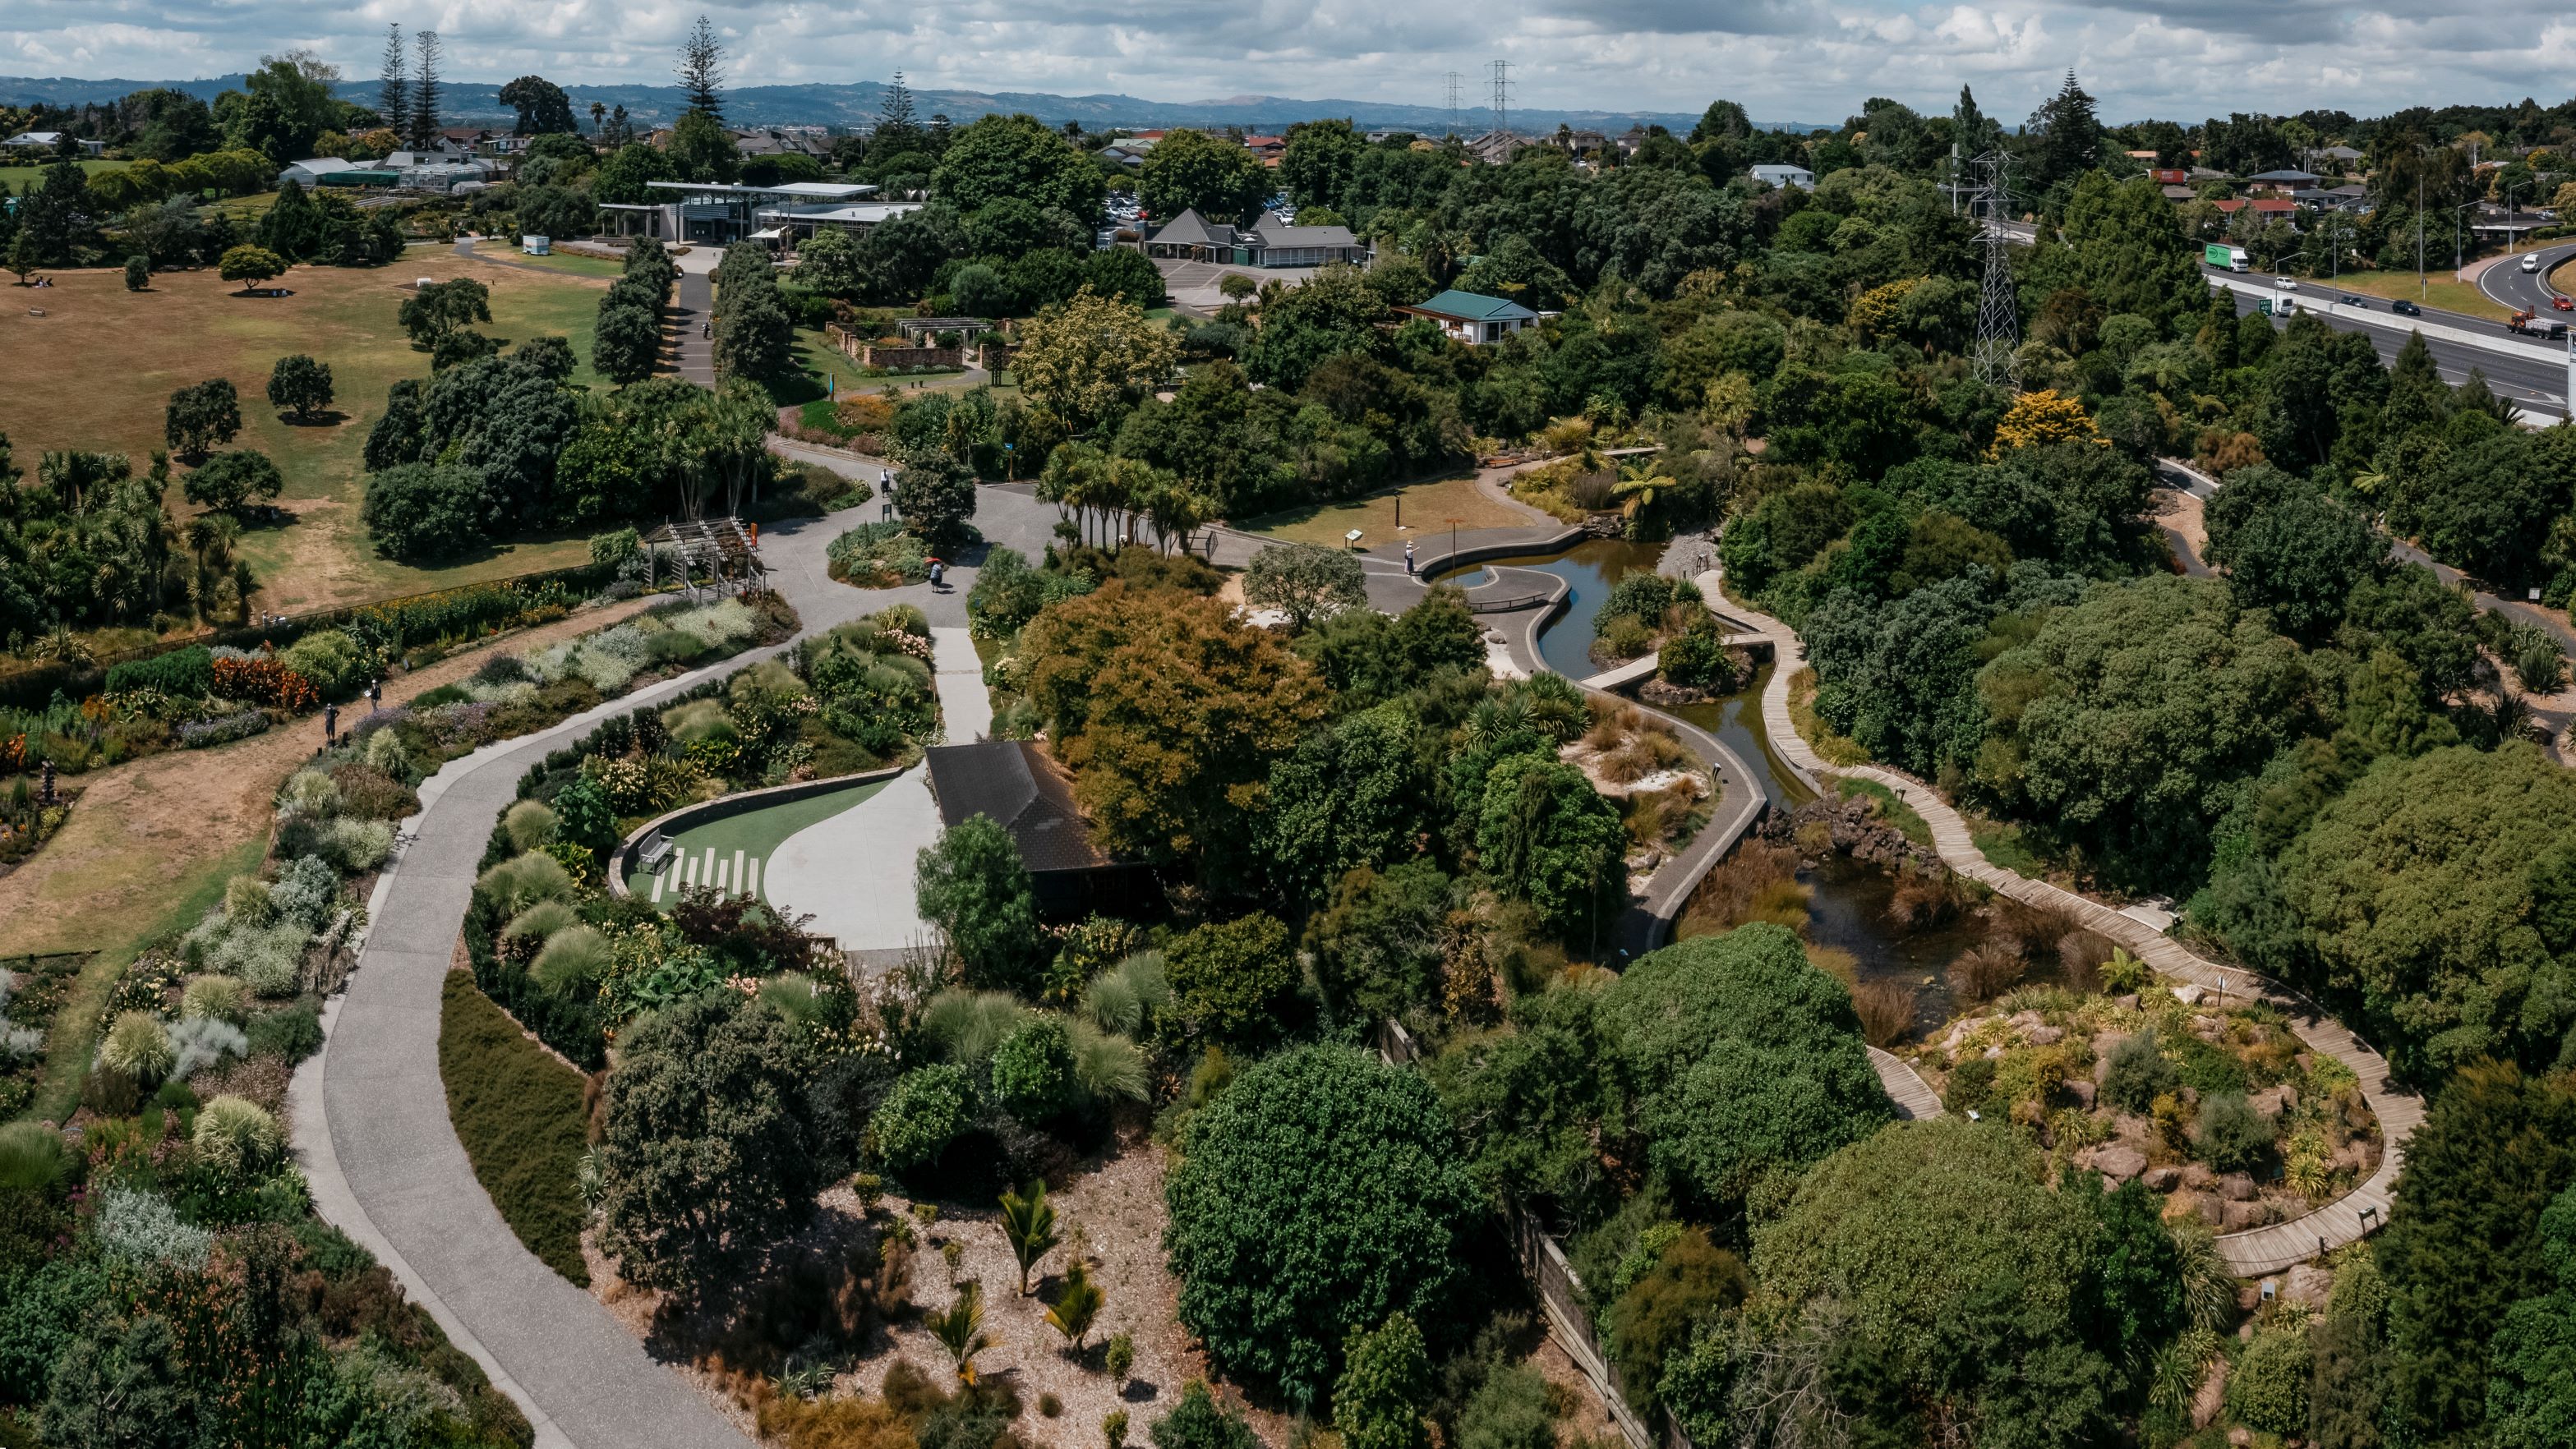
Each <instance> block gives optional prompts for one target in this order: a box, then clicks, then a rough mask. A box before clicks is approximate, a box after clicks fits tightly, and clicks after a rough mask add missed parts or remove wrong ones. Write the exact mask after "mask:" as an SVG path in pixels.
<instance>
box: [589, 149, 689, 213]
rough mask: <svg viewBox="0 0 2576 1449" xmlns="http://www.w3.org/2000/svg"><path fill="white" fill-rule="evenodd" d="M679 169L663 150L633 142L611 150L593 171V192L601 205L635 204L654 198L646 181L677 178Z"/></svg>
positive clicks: (591, 189)
mask: <svg viewBox="0 0 2576 1449" xmlns="http://www.w3.org/2000/svg"><path fill="white" fill-rule="evenodd" d="M679 179H680V173H679V168H677V167H675V166H673V165H672V164H671V158H670V157H669V156H668V155H666V154H664V153H663V152H662V151H661V150H659V149H657V148H655V147H652V146H647V145H645V144H644V143H643V142H641V141H630V142H628V143H627V144H625V145H623V146H620V147H618V148H617V149H616V150H615V151H612V152H610V153H609V156H608V159H607V160H605V161H602V162H600V163H599V169H598V170H597V171H594V172H592V173H591V182H590V194H591V199H592V200H593V201H596V202H598V203H599V204H600V205H603V206H605V205H608V204H610V203H612V202H613V203H616V204H618V205H621V206H635V205H640V204H642V203H643V202H646V201H649V200H651V199H652V197H653V195H654V193H653V190H652V188H651V187H650V186H648V185H647V184H646V183H648V182H653V181H677V180H679Z"/></svg>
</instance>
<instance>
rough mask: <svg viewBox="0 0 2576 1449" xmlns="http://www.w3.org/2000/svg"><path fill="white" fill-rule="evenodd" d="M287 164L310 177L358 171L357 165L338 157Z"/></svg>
mask: <svg viewBox="0 0 2576 1449" xmlns="http://www.w3.org/2000/svg"><path fill="white" fill-rule="evenodd" d="M286 164H287V166H288V167H289V168H290V169H292V170H298V171H302V172H303V173H305V174H306V175H308V176H328V175H330V174H331V173H332V172H334V171H355V170H357V169H358V167H357V165H356V163H354V162H349V161H343V160H341V159H340V158H339V157H337V156H308V157H306V158H305V159H304V160H301V161H289V162H288V163H286Z"/></svg>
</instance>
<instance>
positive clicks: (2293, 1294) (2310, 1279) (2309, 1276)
mask: <svg viewBox="0 0 2576 1449" xmlns="http://www.w3.org/2000/svg"><path fill="white" fill-rule="evenodd" d="M2333 1291H2334V1270H2333V1269H2331V1268H2326V1267H2322V1266H2320V1265H2318V1264H2315V1263H2301V1264H2299V1265H2298V1266H2297V1267H2295V1268H2292V1269H2291V1270H2290V1275H2289V1278H2288V1280H2287V1281H2286V1282H2284V1283H2283V1284H2282V1285H2281V1296H2282V1297H2284V1298H2287V1299H2289V1300H2290V1301H2291V1302H2293V1303H2304V1304H2306V1305H2308V1306H2309V1307H2310V1308H2323V1307H2325V1306H2326V1295H2328V1294H2329V1293H2332V1292H2333Z"/></svg>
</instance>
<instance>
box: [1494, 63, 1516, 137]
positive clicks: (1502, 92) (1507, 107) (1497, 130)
mask: <svg viewBox="0 0 2576 1449" xmlns="http://www.w3.org/2000/svg"><path fill="white" fill-rule="evenodd" d="M1511 117H1512V63H1511V62H1510V61H1508V60H1498V61H1495V62H1494V134H1495V135H1497V136H1508V135H1510V134H1511V133H1512V120H1511Z"/></svg>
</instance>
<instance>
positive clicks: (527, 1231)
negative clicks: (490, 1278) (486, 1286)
mask: <svg viewBox="0 0 2576 1449" xmlns="http://www.w3.org/2000/svg"><path fill="white" fill-rule="evenodd" d="M438 1068H439V1075H440V1077H441V1078H443V1079H444V1080H445V1082H446V1084H447V1112H448V1118H449V1120H450V1121H452V1122H454V1123H455V1124H456V1137H457V1140H458V1141H459V1142H460V1143H462V1144H463V1145H464V1148H465V1157H466V1160H467V1161H468V1162H471V1163H472V1164H473V1165H474V1177H475V1180H476V1181H478V1182H480V1183H481V1184H482V1185H483V1190H484V1191H485V1192H486V1193H488V1194H490V1195H491V1198H492V1205H493V1207H494V1208H496V1209H498V1210H499V1212H500V1214H501V1218H502V1221H504V1222H506V1223H508V1224H509V1225H510V1231H511V1232H513V1233H515V1234H517V1235H518V1239H519V1241H520V1242H522V1243H524V1244H526V1245H527V1248H528V1251H529V1252H531V1253H534V1254H536V1255H537V1257H538V1259H539V1260H540V1261H542V1262H543V1263H544V1264H545V1265H546V1266H547V1267H549V1268H552V1269H554V1270H555V1271H556V1272H558V1273H560V1274H562V1275H563V1276H564V1277H566V1278H568V1279H570V1280H571V1281H572V1282H574V1283H577V1284H587V1283H588V1282H589V1281H590V1270H589V1268H588V1266H587V1265H586V1264H585V1263H584V1261H583V1258H582V1252H581V1228H582V1223H583V1221H584V1220H585V1219H586V1218H587V1216H588V1214H587V1213H586V1212H584V1211H583V1208H582V1203H581V1195H580V1193H579V1192H578V1190H577V1189H576V1187H575V1181H576V1179H577V1177H578V1175H579V1168H580V1163H581V1156H582V1153H583V1151H584V1150H585V1148H586V1147H587V1143H586V1141H585V1127H586V1123H587V1120H588V1117H587V1114H586V1113H585V1112H584V1110H583V1107H582V1089H583V1083H582V1077H581V1074H580V1073H579V1072H576V1071H573V1070H572V1069H571V1068H569V1067H566V1066H565V1065H564V1064H563V1063H561V1062H559V1061H557V1060H555V1058H554V1057H553V1056H552V1055H551V1054H550V1053H548V1052H547V1051H546V1050H545V1048H543V1047H541V1046H539V1045H537V1044H536V1043H535V1042H532V1041H530V1040H528V1038H527V1036H526V1034H525V1033H523V1032H521V1031H520V1030H519V1024H518V1023H517V1022H515V1021H512V1020H511V1019H510V1017H509V1015H508V1014H507V1013H505V1012H503V1011H502V1010H501V1008H500V1007H498V1006H495V1005H493V1004H492V1000H491V998H490V997H487V996H485V995H484V994H483V993H482V992H481V991H478V990H476V989H475V986H474V982H473V981H472V979H471V978H469V977H467V976H465V975H463V974H462V973H457V972H451V973H449V975H448V977H447V981H446V985H445V987H444V989H443V993H442V1001H441V1004H440V1011H439V1020H438Z"/></svg>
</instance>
